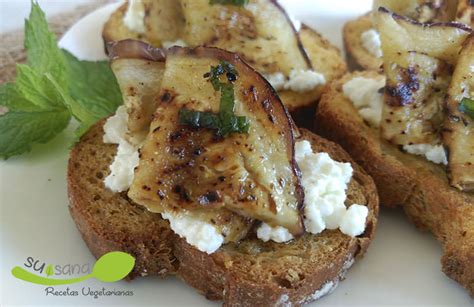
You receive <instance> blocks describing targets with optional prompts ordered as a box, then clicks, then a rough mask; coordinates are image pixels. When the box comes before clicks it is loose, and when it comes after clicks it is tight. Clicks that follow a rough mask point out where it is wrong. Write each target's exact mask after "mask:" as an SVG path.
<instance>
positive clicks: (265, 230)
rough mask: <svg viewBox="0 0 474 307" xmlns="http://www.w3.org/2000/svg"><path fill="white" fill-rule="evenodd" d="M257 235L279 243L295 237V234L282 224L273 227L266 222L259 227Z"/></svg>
mask: <svg viewBox="0 0 474 307" xmlns="http://www.w3.org/2000/svg"><path fill="white" fill-rule="evenodd" d="M257 237H258V238H259V239H260V240H262V241H264V242H267V241H269V240H272V241H274V242H277V243H283V242H287V241H290V240H292V239H293V235H292V234H291V233H290V232H289V231H288V229H286V228H284V227H281V226H277V227H272V226H270V225H268V224H266V223H263V224H262V225H261V226H260V227H258V229H257Z"/></svg>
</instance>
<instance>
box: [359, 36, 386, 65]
mask: <svg viewBox="0 0 474 307" xmlns="http://www.w3.org/2000/svg"><path fill="white" fill-rule="evenodd" d="M360 38H361V40H362V46H364V48H365V49H366V50H367V51H368V52H370V53H371V54H372V55H373V56H375V57H377V58H380V57H382V48H381V47H382V42H381V41H380V35H379V33H378V32H377V30H375V29H370V30H367V31H365V32H363V33H362V34H361V35H360Z"/></svg>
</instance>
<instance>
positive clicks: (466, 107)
mask: <svg viewBox="0 0 474 307" xmlns="http://www.w3.org/2000/svg"><path fill="white" fill-rule="evenodd" d="M459 111H461V112H462V113H464V114H467V115H469V117H470V118H472V119H474V100H473V99H469V98H467V97H464V98H463V99H462V100H461V103H460V104H459Z"/></svg>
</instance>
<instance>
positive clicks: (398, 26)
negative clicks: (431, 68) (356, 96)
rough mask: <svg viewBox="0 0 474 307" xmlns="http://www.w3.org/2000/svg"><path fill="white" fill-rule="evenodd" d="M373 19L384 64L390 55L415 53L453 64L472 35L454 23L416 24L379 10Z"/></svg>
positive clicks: (465, 27)
mask: <svg viewBox="0 0 474 307" xmlns="http://www.w3.org/2000/svg"><path fill="white" fill-rule="evenodd" d="M375 19H376V24H377V28H378V30H379V32H380V39H381V41H382V51H383V54H384V62H385V63H387V60H388V61H390V60H391V59H390V56H389V55H390V54H394V53H396V52H408V51H416V52H419V53H424V54H426V55H429V56H431V57H434V58H437V59H439V60H443V61H446V62H447V63H449V64H451V65H455V64H456V62H457V59H458V56H459V51H460V50H461V47H462V44H463V42H464V41H465V40H466V38H467V37H468V36H469V34H470V33H471V32H472V30H471V28H470V27H468V26H466V25H464V24H461V23H456V22H448V23H434V24H422V23H418V22H415V21H413V20H411V19H408V18H406V17H403V16H401V15H398V14H395V13H393V12H391V11H389V10H387V9H386V8H383V7H382V8H379V10H378V13H377V14H376V16H375ZM387 57H388V59H387V60H385V58H387ZM384 66H385V65H384Z"/></svg>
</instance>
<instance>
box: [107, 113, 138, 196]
mask: <svg viewBox="0 0 474 307" xmlns="http://www.w3.org/2000/svg"><path fill="white" fill-rule="evenodd" d="M127 121H128V114H127V111H126V109H125V107H124V106H120V107H119V108H118V109H117V112H116V113H115V115H114V116H112V117H110V118H109V119H108V120H107V122H106V123H105V124H104V132H105V134H104V137H103V141H104V143H111V144H118V148H117V154H116V155H115V158H114V161H113V162H112V164H111V165H110V174H109V175H108V176H107V177H106V178H105V179H104V184H105V186H106V187H107V188H109V189H110V190H112V191H113V192H123V191H126V190H128V188H130V185H131V184H132V181H133V176H134V171H135V167H137V166H138V161H139V158H138V146H135V145H132V144H130V143H129V142H128V141H127V139H126V134H127V131H128V130H127Z"/></svg>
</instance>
